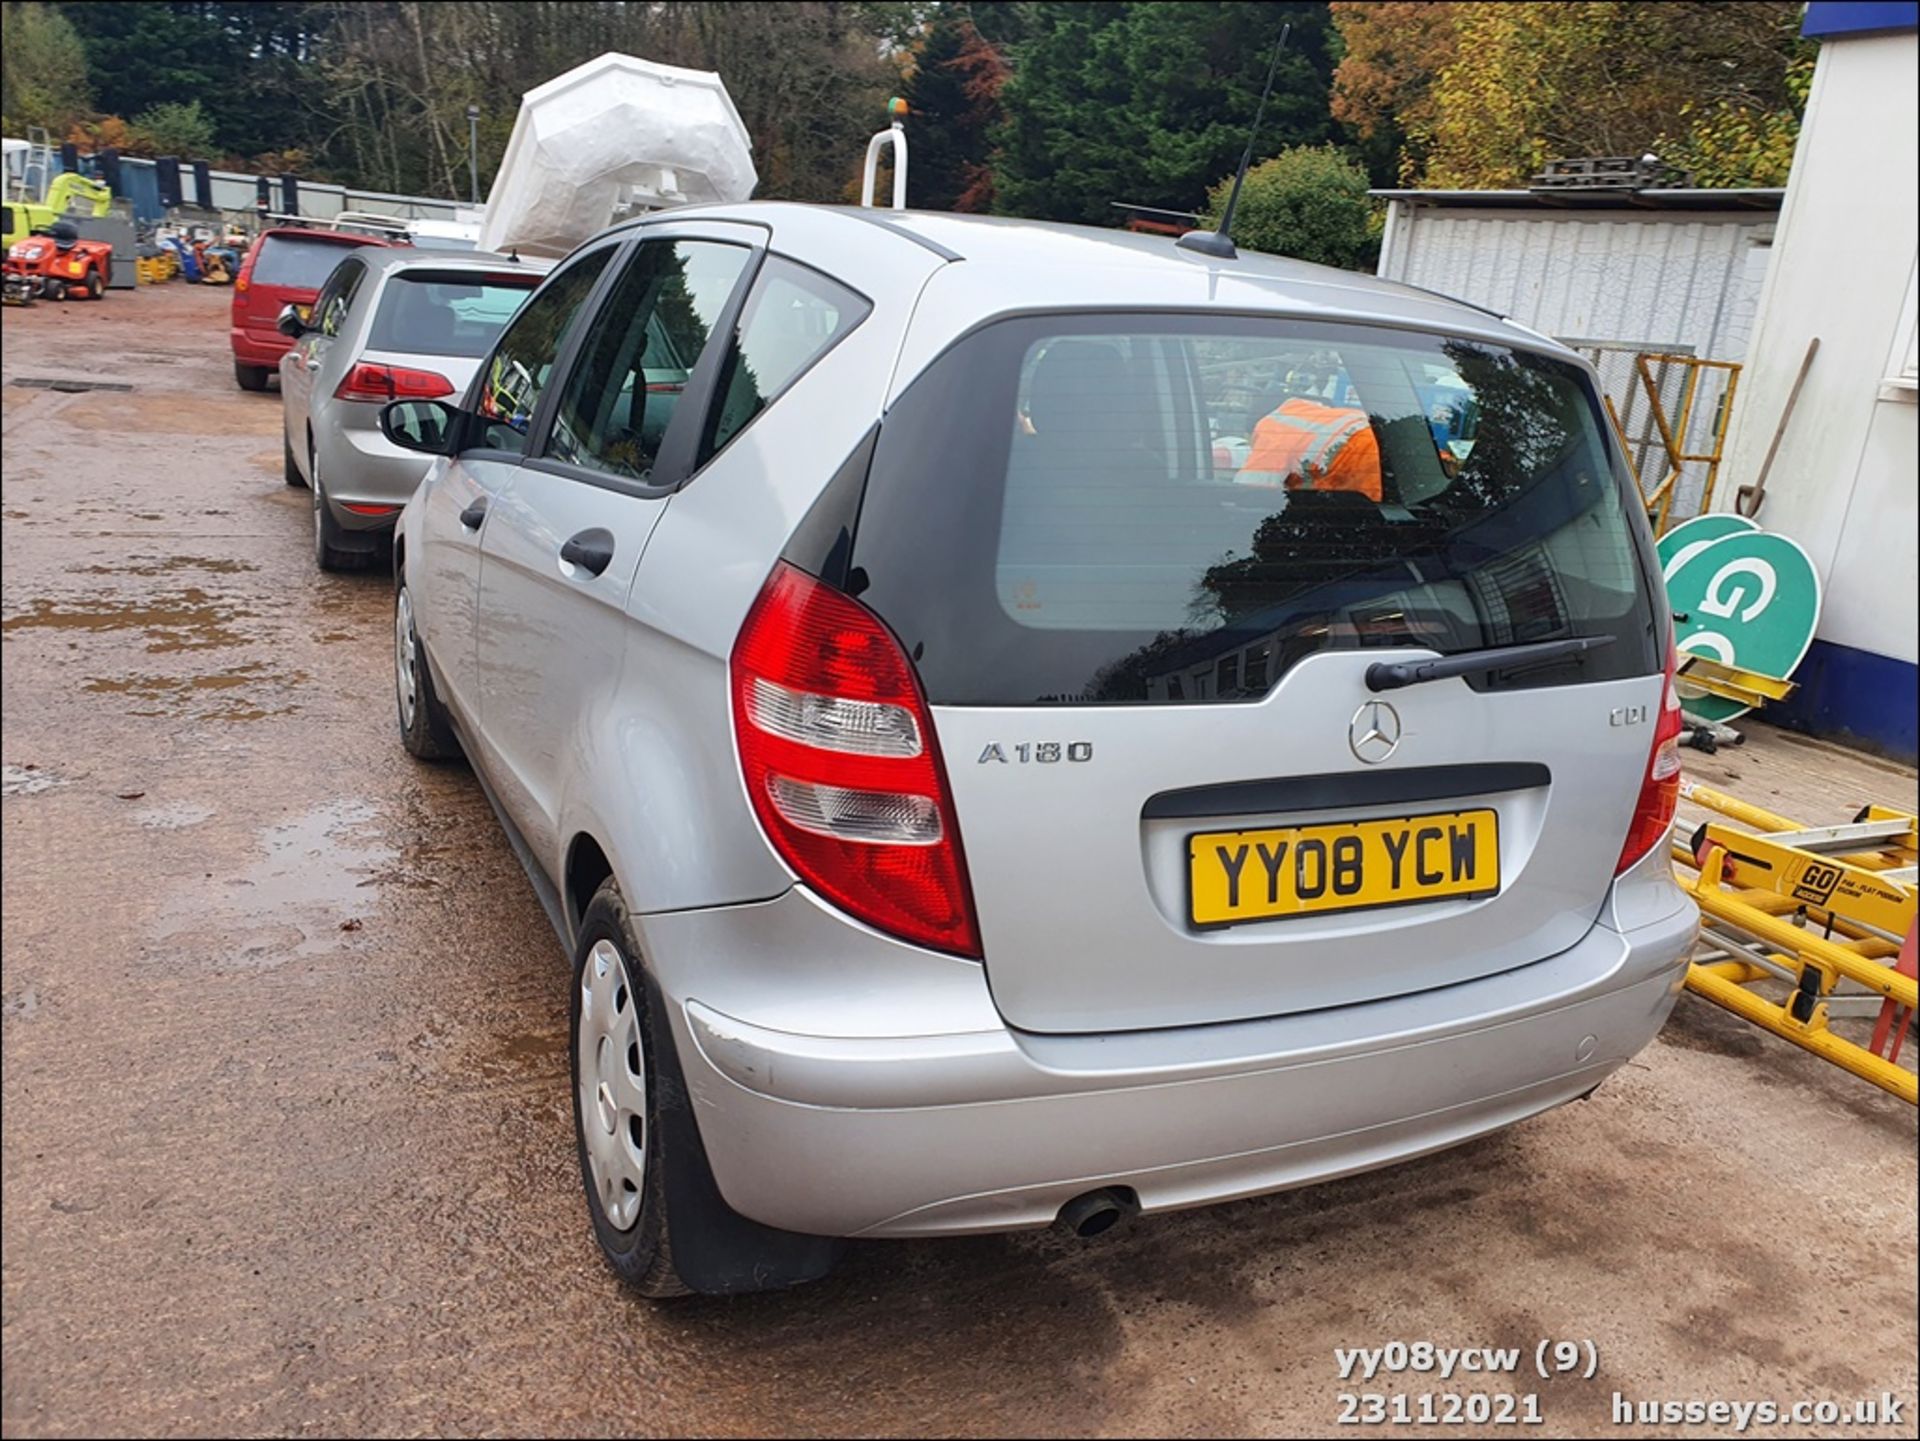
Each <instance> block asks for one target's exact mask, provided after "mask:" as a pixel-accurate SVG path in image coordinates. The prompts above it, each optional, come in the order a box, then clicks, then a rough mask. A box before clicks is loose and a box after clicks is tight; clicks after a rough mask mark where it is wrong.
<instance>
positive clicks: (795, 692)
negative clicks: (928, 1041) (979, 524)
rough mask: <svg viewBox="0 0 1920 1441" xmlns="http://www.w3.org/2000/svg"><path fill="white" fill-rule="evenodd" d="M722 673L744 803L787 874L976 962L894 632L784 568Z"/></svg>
mask: <svg viewBox="0 0 1920 1441" xmlns="http://www.w3.org/2000/svg"><path fill="white" fill-rule="evenodd" d="M731 674H732V686H733V728H734V740H735V744H736V746H737V747H738V748H739V752H740V769H741V772H742V774H743V775H744V776H745V778H746V784H747V795H748V797H749V799H750V800H751V801H752V803H753V811H754V814H755V815H756V816H758V817H759V819H760V824H761V826H762V827H763V828H764V829H765V831H766V833H767V838H768V839H769V840H770V841H772V842H773V846H774V849H775V850H776V851H778V852H779V853H780V855H781V857H782V859H784V860H785V861H786V863H787V864H788V865H789V866H791V867H792V868H793V871H794V873H795V874H796V875H798V876H799V877H800V879H801V880H802V881H803V882H804V883H805V884H807V885H808V886H811V887H812V888H813V889H814V890H816V891H818V892H819V893H820V894H821V895H822V896H824V897H825V898H826V899H827V900H829V901H831V902H833V904H834V905H836V906H838V907H840V908H841V909H842V910H844V911H846V912H847V913H848V914H850V915H852V916H854V917H856V918H857V919H859V920H862V921H865V922H866V923H867V924H868V925H871V926H873V927H875V928H876V929H879V930H882V931H886V932H888V933H889V934H891V935H895V936H899V937H901V938H902V939H903V940H909V941H912V942H914V943H916V944H918V945H924V946H931V947H933V948H935V949H936V950H942V951H951V952H954V953H956V954H958V955H963V956H971V957H976V958H977V957H978V956H979V955H980V938H979V930H978V927H977V926H976V925H975V922H974V915H973V897H972V892H971V890H970V888H969V887H968V884H967V868H966V859H965V857H964V855H963V854H962V852H961V849H960V830H959V827H958V825H957V824H956V823H955V820H954V813H953V800H952V796H951V794H950V793H949V791H948V789H947V774H946V769H945V767H944V766H943V765H942V764H941V762H940V750H939V746H938V745H937V744H936V742H935V740H934V734H933V721H932V716H931V715H930V714H929V712H928V710H927V702H926V697H925V696H924V695H922V694H921V691H920V682H919V678H918V677H917V676H915V674H914V671H913V665H912V663H911V662H910V661H909V660H908V659H907V656H906V652H905V651H903V650H902V649H901V648H900V643H899V642H898V641H897V640H895V639H894V637H893V633H892V632H891V631H889V630H888V629H887V628H886V627H885V626H884V625H882V624H881V623H880V620H879V619H878V617H876V616H875V615H874V614H873V613H872V612H871V611H869V610H868V609H867V608H866V607H865V606H863V605H861V604H860V603H859V602H858V601H856V600H854V599H853V598H852V597H850V596H847V595H844V594H842V593H841V592H839V591H837V590H834V589H832V588H831V587H829V586H827V585H825V584H823V583H821V582H820V581H818V580H815V579H814V578H813V577H812V576H810V575H808V574H806V573H805V572H804V571H800V570H796V569H795V568H794V567H792V566H790V565H788V564H786V563H785V562H784V561H783V562H781V563H780V564H779V565H776V566H775V567H774V570H773V574H772V575H770V576H769V577H768V578H767V583H766V585H765V586H763V587H762V588H761V591H760V595H759V598H758V599H756V600H755V601H754V603H753V609H752V610H750V611H749V612H748V613H747V619H746V623H745V624H744V625H743V626H741V628H740V635H739V638H738V639H737V640H736V641H735V642H734V646H733V658H732V662H731Z"/></svg>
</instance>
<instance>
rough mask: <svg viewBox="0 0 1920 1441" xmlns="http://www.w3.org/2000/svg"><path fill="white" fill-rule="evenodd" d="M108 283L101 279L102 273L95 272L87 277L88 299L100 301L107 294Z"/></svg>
mask: <svg viewBox="0 0 1920 1441" xmlns="http://www.w3.org/2000/svg"><path fill="white" fill-rule="evenodd" d="M106 290H107V282H106V281H104V280H102V279H101V278H100V272H99V271H97V270H96V271H94V272H93V273H92V274H91V275H89V276H88V277H87V299H89V300H98V299H99V298H100V297H101V296H102V295H104V294H106Z"/></svg>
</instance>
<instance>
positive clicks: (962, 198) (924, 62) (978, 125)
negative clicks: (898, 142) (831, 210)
mask: <svg viewBox="0 0 1920 1441" xmlns="http://www.w3.org/2000/svg"><path fill="white" fill-rule="evenodd" d="M1007 75H1008V66H1007V62H1006V58H1005V57H1004V56H1003V55H1002V54H1001V53H1000V50H999V48H998V47H997V46H995V45H992V44H990V43H989V42H988V41H987V40H986V39H985V38H984V37H982V36H981V34H980V32H979V31H978V30H976V29H975V28H974V23H973V18H972V17H971V16H970V15H968V14H967V13H966V11H965V9H964V8H963V7H961V6H956V5H942V6H941V7H940V8H939V9H938V10H937V11H936V12H935V13H934V16H933V19H932V20H931V21H930V22H929V23H928V25H927V28H926V31H925V33H924V34H923V35H922V37H921V39H920V43H919V45H918V47H917V49H916V50H915V52H914V57H913V74H912V75H910V76H909V77H908V78H907V83H906V87H905V89H904V90H903V91H902V95H903V97H904V98H905V100H906V102H907V105H908V107H909V111H910V116H911V118H910V119H909V120H908V122H907V126H908V130H909V133H910V135H911V142H910V143H911V156H910V164H909V165H908V166H907V200H908V203H909V204H911V205H914V206H916V207H918V208H920V209H925V210H983V209H985V208H987V203H988V202H989V201H990V199H991V197H992V194H993V182H992V172H991V170H990V168H989V162H990V160H991V148H992V133H993V130H994V128H995V127H996V126H997V125H998V124H999V123H1000V120H1001V108H1000V91H1001V90H1002V89H1003V88H1004V86H1005V85H1006V80H1007Z"/></svg>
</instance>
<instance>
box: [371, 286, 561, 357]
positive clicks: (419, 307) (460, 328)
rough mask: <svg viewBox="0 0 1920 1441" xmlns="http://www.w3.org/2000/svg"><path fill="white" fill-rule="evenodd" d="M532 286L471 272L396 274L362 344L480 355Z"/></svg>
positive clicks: (419, 352)
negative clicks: (365, 342)
mask: <svg viewBox="0 0 1920 1441" xmlns="http://www.w3.org/2000/svg"><path fill="white" fill-rule="evenodd" d="M537 284H539V280H538V278H537V277H535V276H528V277H526V278H525V279H524V280H522V279H520V278H518V277H515V278H513V279H511V280H503V279H500V278H497V277H494V276H490V275H486V276H483V275H480V274H477V273H476V272H474V271H471V270H467V271H459V270H449V271H433V270H403V271H398V272H396V273H395V274H392V275H389V276H388V277H387V283H386V287H385V288H384V289H383V290H382V291H381V292H380V308H379V309H378V310H376V311H375V312H374V315H373V329H372V331H371V332H370V333H369V335H368V337H367V344H368V345H369V346H370V347H371V348H372V349H374V350H398V351H404V352H406V353H408V354H412V355H463V356H466V357H468V358H470V359H471V358H476V357H478V356H482V355H485V354H486V353H487V347H488V346H490V345H492V344H493V341H494V337H495V336H497V335H499V334H500V332H501V330H502V329H504V328H505V326H506V323H507V322H508V321H509V320H511V319H513V313H514V312H515V311H516V310H518V309H519V308H520V306H521V304H522V303H523V302H524V301H525V300H526V298H527V297H528V296H529V295H531V294H532V293H533V289H534V287H535V286H536V285H537Z"/></svg>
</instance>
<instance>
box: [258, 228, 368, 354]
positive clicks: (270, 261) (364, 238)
mask: <svg viewBox="0 0 1920 1441" xmlns="http://www.w3.org/2000/svg"><path fill="white" fill-rule="evenodd" d="M382 244H385V242H384V241H381V240H376V239H374V238H373V237H372V236H370V235H354V234H351V233H350V232H347V231H342V230H304V229H301V228H300V227H298V226H279V227H276V228H275V229H272V230H264V231H262V232H261V233H260V238H259V239H258V240H256V241H254V242H253V248H252V249H251V250H249V251H248V252H247V258H246V259H245V260H244V261H243V262H241V265H240V274H239V276H238V277H236V278H235V280H234V282H233V329H232V332H231V334H232V340H233V378H234V380H236V381H237V382H239V385H240V388H241V389H242V390H265V389H266V388H267V377H268V376H270V375H272V374H274V373H275V371H277V370H278V369H279V366H280V357H281V356H282V355H284V354H286V353H287V351H289V350H291V349H292V348H293V341H292V340H290V339H289V338H288V337H286V336H284V335H282V334H281V333H280V331H279V330H278V328H276V326H275V325H274V322H275V321H276V320H278V319H279V317H280V309H281V307H282V306H285V305H312V304H313V301H314V297H315V296H317V295H319V293H320V287H321V286H323V285H325V284H326V283H327V277H328V276H329V275H331V274H332V273H333V267H334V266H336V265H338V264H339V263H340V257H341V256H343V255H345V254H346V253H347V249H348V247H350V246H355V245H382Z"/></svg>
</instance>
